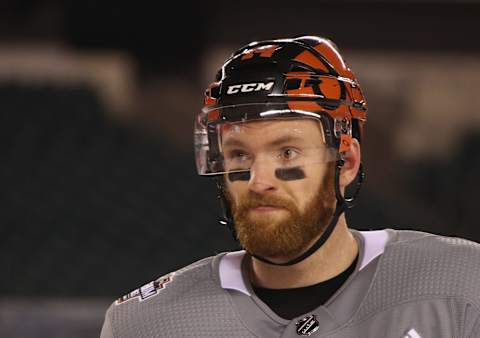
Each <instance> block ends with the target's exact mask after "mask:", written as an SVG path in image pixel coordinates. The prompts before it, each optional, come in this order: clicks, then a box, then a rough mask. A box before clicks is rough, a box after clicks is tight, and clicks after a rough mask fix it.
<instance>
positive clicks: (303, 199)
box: [285, 170, 325, 211]
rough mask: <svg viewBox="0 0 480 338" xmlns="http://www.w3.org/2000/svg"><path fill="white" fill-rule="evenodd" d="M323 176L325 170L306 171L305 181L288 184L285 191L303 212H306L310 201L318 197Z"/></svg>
mask: <svg viewBox="0 0 480 338" xmlns="http://www.w3.org/2000/svg"><path fill="white" fill-rule="evenodd" d="M323 175H325V173H324V172H323V170H322V171H320V170H316V171H315V170H310V171H308V170H305V178H304V179H301V180H295V181H290V182H286V184H285V190H286V191H287V193H288V194H290V195H291V196H292V198H293V199H294V200H295V202H296V204H297V206H298V207H299V209H300V210H301V211H304V210H305V208H306V206H307V205H308V204H309V203H310V201H311V200H312V199H313V198H315V197H316V196H317V194H318V191H319V189H320V188H321V185H322V181H323Z"/></svg>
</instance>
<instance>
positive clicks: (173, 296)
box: [102, 36, 480, 338]
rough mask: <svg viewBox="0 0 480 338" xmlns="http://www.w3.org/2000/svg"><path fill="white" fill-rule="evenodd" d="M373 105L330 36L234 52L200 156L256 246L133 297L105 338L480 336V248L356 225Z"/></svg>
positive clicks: (225, 205) (238, 234)
mask: <svg viewBox="0 0 480 338" xmlns="http://www.w3.org/2000/svg"><path fill="white" fill-rule="evenodd" d="M366 111H367V106H366V102H365V98H364V97H363V94H362V92H361V90H360V87H359V83H358V81H357V79H356V77H355V76H354V75H353V73H352V72H351V70H350V68H349V67H348V66H347V65H346V63H345V61H344V60H343V58H342V56H341V55H340V53H339V51H338V49H337V48H336V46H335V45H334V44H333V43H332V42H331V41H330V40H327V39H323V38H319V37H313V36H304V37H299V38H294V39H278V40H268V41H261V42H254V43H251V44H249V45H247V46H245V47H243V48H241V49H239V50H238V51H236V52H235V53H234V54H233V55H232V56H231V57H230V58H229V59H228V60H227V61H226V62H225V64H224V65H223V66H222V68H221V69H220V71H219V73H218V75H217V78H216V81H215V82H213V83H212V84H211V85H210V86H209V88H208V89H207V91H206V96H205V104H204V107H203V110H202V112H201V113H200V114H198V116H197V118H196V124H195V152H196V164H197V169H198V172H199V174H200V175H205V176H211V177H213V178H214V179H215V180H216V184H217V187H218V195H219V200H220V202H221V209H222V216H221V220H220V222H221V223H222V224H223V225H226V226H228V227H229V228H230V230H231V231H232V233H233V234H234V235H235V238H236V239H238V241H239V243H240V244H241V245H242V247H243V248H244V250H242V251H237V252H228V253H222V254H219V255H217V256H215V257H209V258H205V259H204V260H201V261H199V262H196V263H193V264H192V265H190V266H188V267H185V268H183V269H181V270H178V271H176V272H173V273H170V274H168V275H165V276H162V277H160V278H158V279H156V280H155V281H153V282H151V283H148V284H146V285H144V286H143V287H141V288H139V289H137V290H134V291H132V292H131V293H129V294H127V295H125V296H123V297H121V298H120V299H118V300H117V301H116V302H115V303H114V304H112V306H111V307H110V309H109V310H108V311H107V314H106V318H105V323H104V326H103V329H102V337H104V338H107V337H298V336H312V337H329V338H350V337H351V338H353V337H356V338H358V337H369V338H375V337H378V338H380V337H381V338H385V337H394V338H427V337H436V338H441V337H445V338H447V337H448V338H451V337H480V287H479V282H478V281H479V280H480V264H479V263H478V262H479V261H480V246H479V245H478V244H476V243H472V242H469V241H466V240H462V239H457V238H448V237H441V236H436V235H432V234H428V233H421V232H414V231H398V230H393V229H386V230H381V231H356V230H353V229H351V228H349V227H348V225H347V223H346V220H345V216H344V211H345V210H346V209H348V208H350V207H352V206H353V203H354V200H355V198H356V196H357V193H358V191H359V189H360V186H361V184H362V182H363V180H364V176H365V175H364V171H363V168H362V165H361V151H360V142H361V139H362V136H363V125H364V123H365V121H366ZM459 276H461V279H460V278H459Z"/></svg>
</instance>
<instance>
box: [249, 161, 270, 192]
mask: <svg viewBox="0 0 480 338" xmlns="http://www.w3.org/2000/svg"><path fill="white" fill-rule="evenodd" d="M248 189H249V190H251V191H253V192H256V193H258V194H264V193H266V192H269V191H274V190H276V189H277V186H276V178H275V170H274V169H273V168H272V166H271V165H269V164H268V163H261V162H258V161H255V162H254V163H253V165H252V167H251V168H250V180H249V181H248Z"/></svg>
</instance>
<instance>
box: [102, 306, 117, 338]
mask: <svg viewBox="0 0 480 338" xmlns="http://www.w3.org/2000/svg"><path fill="white" fill-rule="evenodd" d="M100 338H114V337H113V329H112V322H111V319H110V309H108V310H107V312H106V313H105V320H104V322H103V326H102V331H101V333H100Z"/></svg>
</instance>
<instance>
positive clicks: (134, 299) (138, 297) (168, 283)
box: [109, 254, 223, 311]
mask: <svg viewBox="0 0 480 338" xmlns="http://www.w3.org/2000/svg"><path fill="white" fill-rule="evenodd" d="M222 255H223V254H219V255H217V256H211V257H206V258H203V259H201V260H198V261H196V262H194V263H192V264H189V265H187V266H185V267H183V268H181V269H179V270H176V271H173V272H170V273H167V274H165V275H162V276H161V277H159V278H156V279H155V280H153V281H150V282H148V283H145V284H144V285H142V286H140V287H138V288H137V289H134V290H133V291H131V292H129V293H127V294H125V295H124V296H122V297H120V298H118V299H117V300H115V301H114V302H113V304H112V305H111V307H110V309H109V310H110V311H112V310H115V309H116V308H118V307H129V306H130V307H131V306H133V307H135V308H138V307H141V306H142V305H143V304H147V303H150V304H151V303H152V301H155V302H161V303H162V304H168V303H170V302H172V301H177V302H178V301H179V300H180V299H182V298H183V297H187V296H191V295H192V294H193V293H195V290H197V289H198V288H201V287H202V286H203V285H205V284H211V285H215V284H216V281H215V274H213V273H212V272H213V266H214V262H215V261H216V260H218V259H219V257H221V256H222Z"/></svg>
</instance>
